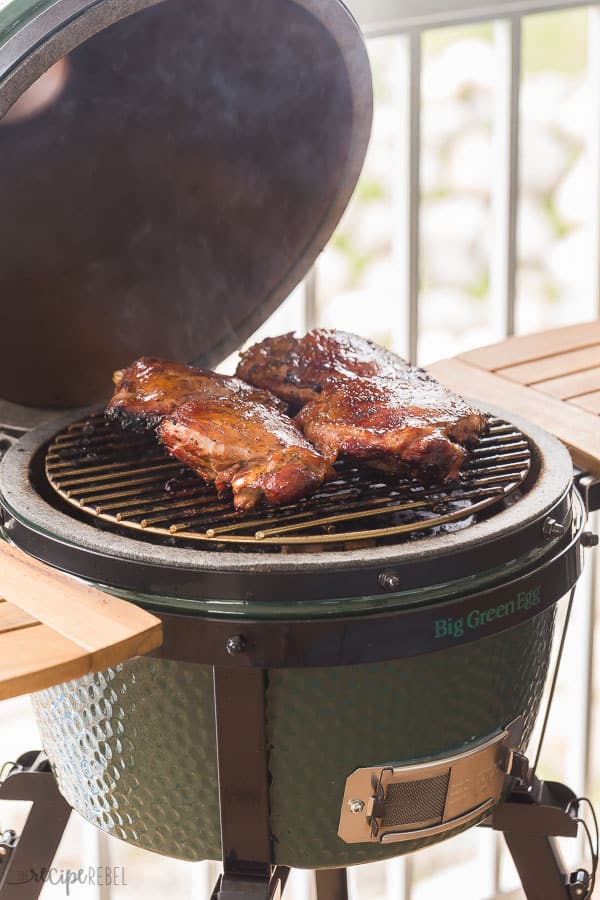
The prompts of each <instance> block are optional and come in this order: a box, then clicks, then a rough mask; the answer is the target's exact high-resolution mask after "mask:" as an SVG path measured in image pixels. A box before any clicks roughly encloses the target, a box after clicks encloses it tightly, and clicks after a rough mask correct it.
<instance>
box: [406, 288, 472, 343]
mask: <svg viewBox="0 0 600 900" xmlns="http://www.w3.org/2000/svg"><path fill="white" fill-rule="evenodd" d="M484 314H485V306H484V304H483V303H482V302H481V301H480V300H478V299H477V298H476V297H473V296H470V295H469V294H467V293H465V291H459V290H456V289H453V288H448V287H434V288H426V289H425V290H423V291H421V294H420V296H419V315H420V323H421V328H422V329H423V330H424V331H428V330H432V331H433V330H435V329H436V328H437V329H441V330H443V331H444V332H446V333H449V334H450V333H453V332H461V331H463V330H464V329H465V328H470V327H471V326H472V325H473V324H474V323H475V322H477V321H483V320H484V318H485V316H484Z"/></svg>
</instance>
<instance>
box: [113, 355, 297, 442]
mask: <svg viewBox="0 0 600 900" xmlns="http://www.w3.org/2000/svg"><path fill="white" fill-rule="evenodd" d="M113 382H114V384H115V392H114V394H113V396H112V399H111V401H110V403H109V404H108V406H107V407H106V411H105V413H106V417H107V418H108V419H111V420H113V421H116V420H118V421H120V422H121V425H122V426H123V428H133V429H136V430H142V429H146V428H155V427H156V426H157V425H158V424H159V422H160V421H161V420H162V419H163V417H164V416H166V415H168V414H169V413H172V412H173V411H174V410H175V409H177V407H178V406H181V404H182V403H185V402H186V401H187V400H191V399H193V398H194V397H196V396H198V394H202V395H203V396H210V395H211V394H212V393H215V395H218V392H219V390H220V386H221V384H222V382H223V376H220V375H217V374H216V373H215V372H209V371H207V370H205V369H196V368H194V367H193V366H185V365H183V364H182V363H175V362H168V361H167V360H164V359H156V358H154V357H151V356H142V357H141V358H140V359H136V360H135V362H132V363H131V365H130V366H127V368H126V369H119V370H118V371H116V372H115V373H114V374H113ZM261 402H263V403H265V404H267V405H269V406H272V407H273V408H274V409H279V410H281V411H283V409H284V405H283V404H282V403H280V402H279V401H278V400H277V399H276V398H275V397H274V396H273V395H272V394H268V393H267V392H264V394H263V395H262V398H261Z"/></svg>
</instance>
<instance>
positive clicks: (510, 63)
mask: <svg viewBox="0 0 600 900" xmlns="http://www.w3.org/2000/svg"><path fill="white" fill-rule="evenodd" d="M494 44H495V48H496V55H497V67H496V70H497V72H498V73H499V81H498V84H497V87H496V98H497V99H496V110H495V115H494V153H495V165H494V177H493V184H492V217H493V234H494V238H493V247H494V249H493V252H492V258H491V261H490V297H491V304H492V314H493V315H494V317H495V319H496V321H495V323H494V324H495V326H496V331H497V332H498V337H510V336H511V335H513V334H514V332H515V304H516V277H517V205H518V197H519V95H520V82H521V19H520V18H518V17H517V18H515V19H502V20H499V21H497V22H494Z"/></svg>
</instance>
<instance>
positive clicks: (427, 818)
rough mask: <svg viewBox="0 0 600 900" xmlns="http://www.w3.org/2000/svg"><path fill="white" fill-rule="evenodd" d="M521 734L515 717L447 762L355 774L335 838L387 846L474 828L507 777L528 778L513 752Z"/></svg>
mask: <svg viewBox="0 0 600 900" xmlns="http://www.w3.org/2000/svg"><path fill="white" fill-rule="evenodd" d="M522 733H523V720H522V718H521V717H519V718H518V719H516V720H515V721H514V722H512V723H511V724H510V725H509V726H507V727H506V728H505V729H504V730H503V731H501V732H499V733H498V734H496V735H494V736H493V737H491V738H489V739H487V740H485V741H483V742H482V743H480V744H478V745H476V746H475V747H471V748H469V749H468V750H466V751H462V752H460V753H456V754H454V755H451V756H446V757H444V758H438V759H434V760H429V761H427V762H424V763H417V764H413V765H408V766H372V767H367V768H361V769H357V770H356V771H355V772H353V773H352V775H350V776H349V777H348V779H347V780H346V788H345V791H344V798H343V801H342V811H341V815H340V824H339V829H338V834H339V836H340V837H341V838H342V840H343V841H345V842H346V843H348V844H354V843H365V842H368V843H373V842H377V843H382V844H387V843H392V842H398V841H409V840H414V839H415V838H419V839H420V838H424V837H429V836H433V835H439V834H443V833H444V832H446V831H451V830H455V829H459V828H461V827H465V826H468V825H469V824H476V823H477V822H479V821H481V819H482V818H484V817H485V815H486V814H487V813H489V812H490V811H491V810H492V808H493V807H494V805H495V804H496V803H497V801H498V800H499V799H500V797H501V795H502V792H503V789H504V786H505V781H506V778H507V776H511V777H513V778H518V779H521V778H523V777H526V776H527V773H528V769H529V766H528V762H527V759H526V758H525V757H524V756H523V755H522V754H521V753H519V752H518V750H517V748H518V747H519V745H520V740H521V736H522Z"/></svg>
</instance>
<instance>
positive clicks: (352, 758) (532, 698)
mask: <svg viewBox="0 0 600 900" xmlns="http://www.w3.org/2000/svg"><path fill="white" fill-rule="evenodd" d="M554 612H555V610H554V607H552V608H550V609H549V610H546V611H545V612H544V613H542V614H540V615H538V616H535V617H534V618H532V619H530V620H528V621H527V622H525V623H523V624H521V625H519V626H516V627H514V628H511V629H509V630H508V631H505V632H502V633H500V634H497V635H494V636H491V637H488V638H486V639H483V640H480V641H475V642H473V643H470V644H466V645H463V646H460V647H454V648H451V649H447V650H444V651H439V652H435V653H430V654H425V655H422V656H416V657H412V658H408V659H402V660H396V661H387V662H381V663H372V664H362V665H351V666H339V667H326V668H319V667H317V668H306V669H301V668H294V669H272V670H270V671H269V672H268V676H267V704H266V709H267V739H268V746H269V748H270V749H269V772H270V808H271V830H272V839H273V861H274V862H277V863H280V864H284V865H288V866H293V867H299V868H324V867H330V866H347V865H352V864H355V863H364V862H369V861H371V860H377V859H383V858H386V857H391V856H395V855H398V854H401V853H405V852H409V851H412V850H415V849H417V848H419V847H422V846H427V845H428V844H429V843H433V842H434V841H435V840H440V838H439V837H438V838H433V839H431V838H429V839H420V840H416V841H410V842H407V843H403V844H392V845H388V846H387V847H384V846H382V845H380V844H352V845H348V844H345V843H344V842H343V841H342V840H341V839H340V838H339V837H338V835H337V829H338V821H339V816H340V809H341V800H342V796H343V791H344V784H345V781H346V778H347V777H348V775H350V774H351V773H352V772H353V771H354V770H355V769H356V768H358V767H361V766H369V765H379V764H381V765H383V764H389V763H392V764H396V765H399V764H407V763H409V762H411V761H415V760H420V759H423V758H426V757H438V756H444V755H447V754H452V753H455V752H458V751H460V750H462V749H465V748H466V747H468V746H472V745H474V744H476V743H478V742H480V741H481V740H482V739H484V738H486V737H487V736H489V735H491V734H493V733H494V732H497V731H498V729H499V728H500V727H502V726H503V725H505V724H508V723H509V722H511V721H513V720H514V719H515V718H517V717H518V716H522V717H523V719H524V722H525V732H524V738H523V744H522V746H523V747H524V746H525V745H526V743H527V739H528V737H529V735H530V733H531V729H532V727H533V724H534V721H535V718H536V715H537V713H538V709H539V706H540V701H541V697H542V692H543V688H544V685H545V682H546V677H547V674H548V660H549V658H550V650H551V644H552V639H553V632H554ZM33 705H34V710H35V714H36V719H37V722H38V725H39V728H40V733H41V736H42V741H43V746H44V748H45V750H46V752H47V753H48V756H49V758H50V760H51V762H52V764H53V768H54V771H55V773H56V776H57V780H58V784H59V787H60V790H61V792H62V793H63V794H64V796H65V797H66V799H67V800H68V802H69V803H70V804H71V805H72V806H73V808H74V809H76V810H77V811H78V812H79V813H80V814H81V815H82V816H83V817H84V818H85V819H87V820H88V821H90V822H92V823H93V824H95V825H97V826H98V827H99V828H102V829H103V830H105V831H107V832H108V833H109V834H112V835H115V836H116V837H119V838H122V839H123V840H125V841H128V842H130V843H133V844H136V845H138V846H140V847H144V848H146V849H149V850H154V851H156V852H158V853H162V854H165V855H168V856H174V857H179V858H183V859H189V860H198V859H206V858H208V859H220V858H221V849H220V831H219V799H218V782H217V760H216V746H215V722H214V699H213V683H212V669H211V667H210V666H204V665H195V664H190V663H180V662H174V661H168V660H160V659H144V658H140V659H136V660H132V661H130V662H126V663H124V664H122V665H120V666H117V667H116V668H114V669H109V670H107V671H105V672H103V673H101V674H98V675H90V676H86V677H85V678H81V679H77V680H76V681H73V682H70V683H68V684H64V685H60V686H58V687H54V688H51V689H49V690H46V691H43V692H41V693H39V694H37V695H35V696H34V698H33ZM447 836H448V835H445V836H444V837H447Z"/></svg>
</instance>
